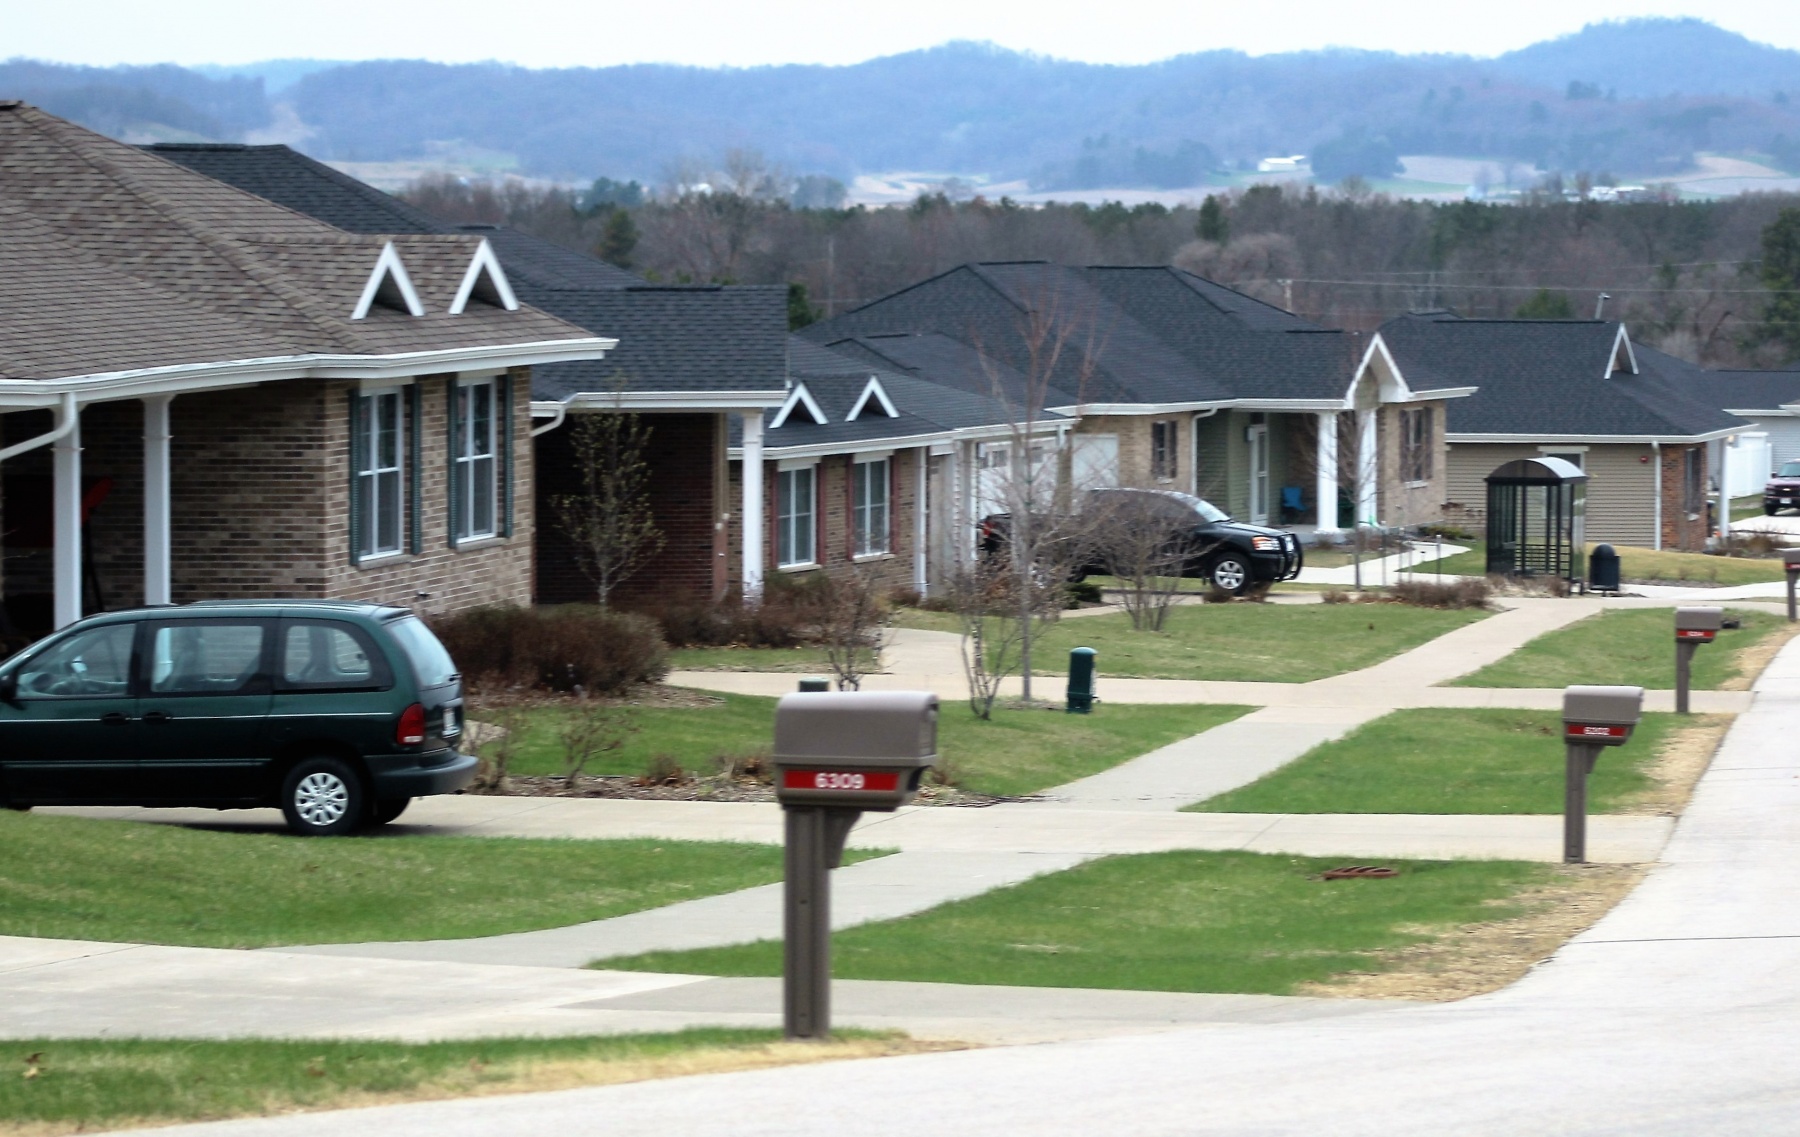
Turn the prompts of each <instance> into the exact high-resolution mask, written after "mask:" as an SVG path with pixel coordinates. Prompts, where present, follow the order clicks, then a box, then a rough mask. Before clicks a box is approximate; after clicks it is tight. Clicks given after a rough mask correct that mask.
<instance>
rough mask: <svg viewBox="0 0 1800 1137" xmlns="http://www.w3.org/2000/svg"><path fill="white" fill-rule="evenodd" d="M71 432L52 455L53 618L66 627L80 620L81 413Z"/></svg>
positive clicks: (57, 441) (59, 440) (58, 624)
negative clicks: (54, 545) (53, 477)
mask: <svg viewBox="0 0 1800 1137" xmlns="http://www.w3.org/2000/svg"><path fill="white" fill-rule="evenodd" d="M74 419H75V421H74V422H73V423H72V424H71V425H70V427H69V433H67V434H65V435H63V436H62V437H61V438H59V439H57V440H56V444H55V448H54V449H53V450H52V452H51V457H52V461H51V469H52V472H53V473H54V475H55V488H54V490H53V491H52V496H51V504H50V512H51V518H52V525H53V528H54V532H55V542H56V548H55V552H54V554H53V555H52V557H51V562H50V563H51V581H52V589H53V591H54V593H55V600H54V601H53V604H52V608H53V612H52V615H53V617H54V619H55V622H56V626H57V627H59V628H66V627H68V626H69V625H70V624H73V623H74V622H75V621H77V620H79V619H81V411H80V409H79V408H76V409H75V410H74Z"/></svg>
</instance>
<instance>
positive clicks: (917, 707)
mask: <svg viewBox="0 0 1800 1137" xmlns="http://www.w3.org/2000/svg"><path fill="white" fill-rule="evenodd" d="M937 723H938V699H937V696H936V695H933V694H929V693H927V692H922V691H844V692H839V693H836V694H831V693H827V694H813V693H810V692H808V693H801V694H793V695H783V696H782V698H781V702H779V703H777V704H776V706H775V754H774V760H775V800H776V801H779V802H780V803H781V804H782V805H784V806H786V805H825V806H841V807H844V808H847V809H854V810H878V811H892V810H895V809H898V808H899V807H900V806H903V805H905V804H906V803H907V802H909V801H911V800H912V797H913V795H914V794H916V793H918V792H919V782H920V780H921V779H922V778H923V777H924V776H925V771H926V770H927V769H929V768H930V767H931V765H932V764H933V763H934V762H936V761H937Z"/></svg>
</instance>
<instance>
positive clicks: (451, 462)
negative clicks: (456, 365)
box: [444, 375, 462, 549]
mask: <svg viewBox="0 0 1800 1137" xmlns="http://www.w3.org/2000/svg"><path fill="white" fill-rule="evenodd" d="M444 421H445V422H446V423H448V424H449V426H448V428H447V430H448V445H447V446H446V447H445V450H444V462H445V466H446V472H447V473H448V474H449V476H448V477H447V478H445V479H444V483H445V485H447V486H448V487H449V491H448V492H449V499H450V518H449V523H448V524H447V525H445V526H444V540H445V541H447V542H449V545H450V547H451V548H452V549H454V548H456V527H457V526H458V525H459V524H461V516H462V515H461V514H460V513H458V512H457V510H456V426H457V423H456V376H454V375H452V376H450V378H449V379H448V380H446V381H445V383H444Z"/></svg>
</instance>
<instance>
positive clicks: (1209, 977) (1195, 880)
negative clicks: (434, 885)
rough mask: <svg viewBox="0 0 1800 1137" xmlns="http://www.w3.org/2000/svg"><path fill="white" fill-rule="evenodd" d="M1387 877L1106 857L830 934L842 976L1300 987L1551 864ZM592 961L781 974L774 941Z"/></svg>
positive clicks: (1326, 865) (1253, 859)
mask: <svg viewBox="0 0 1800 1137" xmlns="http://www.w3.org/2000/svg"><path fill="white" fill-rule="evenodd" d="M1379 863H1380V864H1383V865H1387V866H1390V867H1393V868H1396V869H1398V870H1399V875H1398V876H1395V877H1390V878H1387V879H1376V880H1348V881H1325V880H1321V879H1319V874H1320V873H1321V872H1323V871H1324V870H1326V869H1330V868H1336V867H1338V866H1341V865H1343V864H1345V862H1344V861H1343V860H1342V859H1323V858H1317V857H1286V856H1270V855H1265V854H1258V853H1239V852H1171V853H1150V854H1144V855H1137V856H1122V857H1108V858H1105V859H1103V860H1098V861H1092V862H1089V863H1088V864H1085V865H1082V866H1080V867H1078V868H1074V869H1070V870H1068V871H1066V872H1060V873H1052V874H1050V875H1047V876H1041V877H1038V878H1036V879H1034V880H1029V881H1026V882H1024V883H1022V884H1016V885H1013V886H1012V887H1010V888H1002V889H997V890H995V891H993V892H989V893H985V894H983V895H981V896H976V897H972V898H970V899H967V900H959V901H955V902H952V903H949V904H944V905H940V906H939V907H937V908H933V909H930V910H929V911H926V912H921V913H918V914H917V915H913V916H907V917H904V918H901V919H898V920H887V921H883V922H881V923H876V924H865V925H862V926H861V927H856V928H850V929H847V930H845V931H841V932H838V933H836V934H835V935H833V936H832V949H831V950H832V971H833V974H835V975H836V976H838V977H839V978H843V979H895V980H911V981H930V982H937V983H977V984H1002V985H1007V986H1025V987H1099V988H1114V989H1128V990H1145V991H1216V992H1241V993H1254V994H1265V995H1284V994H1289V993H1291V992H1292V991H1293V990H1294V989H1295V988H1296V987H1297V986H1298V985H1300V984H1306V983H1318V982H1323V981H1325V980H1328V979H1330V978H1331V977H1332V976H1335V975H1339V974H1341V973H1344V972H1349V971H1364V970H1369V969H1371V968H1374V969H1377V970H1379V969H1380V968H1381V967H1383V966H1385V964H1384V963H1383V958H1384V953H1391V952H1393V951H1394V950H1395V949H1398V948H1401V947H1405V946H1408V945H1411V944H1415V943H1421V942H1425V941H1427V940H1430V939H1433V938H1434V937H1436V936H1438V935H1440V934H1442V933H1444V932H1446V931H1448V930H1450V929H1453V928H1456V927H1459V926H1462V925H1465V924H1469V923H1473V922H1477V921H1483V920H1493V919H1504V918H1506V917H1508V916H1512V915H1516V914H1518V912H1519V910H1520V909H1519V907H1518V906H1516V905H1513V904H1510V903H1509V902H1508V898H1509V897H1511V896H1513V895H1514V894H1516V893H1518V892H1520V891H1521V890H1524V889H1527V888H1530V887H1532V886H1534V885H1536V884H1538V883H1540V882H1541V881H1543V880H1544V879H1546V874H1547V872H1548V869H1549V866H1545V865H1534V864H1524V863H1519V862H1511V861H1381V862H1379ZM593 966H595V967H606V968H617V969H624V970H634V971H669V972H682V973H687V974H699V975H779V974H780V973H781V945H780V944H779V943H777V942H774V941H764V942H760V943H755V944H746V945H742V946H738V947H729V948H711V949H705V950H699V951H686V952H655V953H649V954H645V955H636V956H628V957H623V958H618V959H610V960H602V961H600V962H598V963H595V964H594V965H593Z"/></svg>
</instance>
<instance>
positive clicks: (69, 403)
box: [0, 392, 81, 462]
mask: <svg viewBox="0 0 1800 1137" xmlns="http://www.w3.org/2000/svg"><path fill="white" fill-rule="evenodd" d="M80 416H81V408H80V406H78V405H77V404H76V402H75V395H74V393H73V392H70V393H68V394H65V395H64V396H63V397H62V405H61V406H59V407H57V409H56V426H55V428H54V429H52V430H49V431H47V432H45V433H43V434H40V435H38V436H37V437H36V438H27V439H26V440H25V441H23V442H16V443H14V444H13V445H11V446H8V447H5V448H4V449H0V462H4V461H6V460H7V459H8V458H17V457H18V456H19V455H21V454H23V453H25V452H26V451H28V450H36V449H37V448H38V447H40V446H48V445H50V444H51V443H52V442H55V441H56V440H57V439H59V438H63V437H65V436H66V435H67V434H68V433H69V432H70V431H71V430H74V429H75V424H76V423H77V422H80V421H81V417H80Z"/></svg>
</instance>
